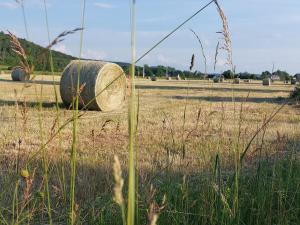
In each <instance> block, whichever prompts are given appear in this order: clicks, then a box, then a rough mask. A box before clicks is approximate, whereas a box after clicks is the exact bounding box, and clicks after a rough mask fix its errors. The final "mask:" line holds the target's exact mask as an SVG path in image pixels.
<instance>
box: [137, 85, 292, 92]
mask: <svg viewBox="0 0 300 225" xmlns="http://www.w3.org/2000/svg"><path fill="white" fill-rule="evenodd" d="M136 88H137V89H141V90H186V89H187V87H186V86H160V85H159V86H153V85H136ZM189 89H190V90H196V91H226V92H229V91H230V92H232V88H230V87H228V88H227V87H220V86H218V87H189ZM234 92H260V93H278V92H286V93H290V91H289V90H271V89H269V88H266V89H253V88H244V87H237V86H235V88H234Z"/></svg>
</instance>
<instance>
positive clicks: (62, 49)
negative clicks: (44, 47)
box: [53, 44, 68, 53]
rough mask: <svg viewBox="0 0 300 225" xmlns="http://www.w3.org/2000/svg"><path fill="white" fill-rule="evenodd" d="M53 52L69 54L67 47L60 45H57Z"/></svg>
mask: <svg viewBox="0 0 300 225" xmlns="http://www.w3.org/2000/svg"><path fill="white" fill-rule="evenodd" d="M53 50H55V51H58V52H62V53H67V52H68V51H67V47H66V46H65V45H63V44H58V45H55V46H54V47H53Z"/></svg>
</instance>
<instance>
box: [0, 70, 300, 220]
mask: <svg viewBox="0 0 300 225" xmlns="http://www.w3.org/2000/svg"><path fill="white" fill-rule="evenodd" d="M59 79H60V77H58V76H57V77H55V80H54V84H55V88H56V90H57V91H58V92H59ZM231 83H232V82H231V81H227V82H225V83H218V84H214V83H212V82H211V81H166V80H158V81H156V82H152V81H150V80H143V79H138V81H137V90H138V95H139V124H138V134H137V138H136V140H137V149H138V151H137V155H136V157H137V167H138V169H137V171H138V177H139V178H138V183H139V184H140V185H141V186H140V194H139V195H140V198H141V199H143V198H145V199H146V198H147V196H146V195H147V190H149V188H150V185H151V184H154V186H156V187H157V188H158V189H160V191H161V192H162V193H166V192H167V191H166V190H165V188H160V187H161V186H160V185H162V183H163V182H164V179H165V178H166V177H169V178H170V179H172V183H173V184H174V185H179V184H182V183H180V182H185V181H182V179H189V180H190V182H191V183H193V180H194V179H199V177H209V176H210V174H211V173H212V168H213V167H214V163H215V158H216V155H219V157H220V159H221V162H222V173H224V174H232V171H233V170H232V168H233V167H234V165H235V160H234V158H235V154H236V152H237V151H238V152H241V153H242V152H243V151H244V149H245V148H246V146H247V144H248V143H249V141H250V140H251V138H252V137H253V135H254V134H255V132H256V131H257V130H258V129H259V128H260V127H261V126H262V124H263V123H264V122H265V121H266V120H267V119H268V118H269V117H270V115H272V113H274V112H275V111H276V110H277V109H278V108H279V107H280V106H281V105H282V104H283V103H284V102H285V99H286V98H287V97H288V96H289V94H290V91H292V90H293V88H294V87H293V86H291V85H284V84H283V83H280V82H278V83H275V84H274V85H272V86H270V87H266V86H263V85H262V83H261V81H253V83H250V84H248V83H243V82H242V83H241V84H235V85H233V84H231ZM0 96H1V97H0V115H1V116H0V124H1V129H0V146H1V148H0V149H1V152H0V154H1V156H2V157H1V158H2V160H3V161H2V163H1V170H2V171H3V172H2V175H3V176H4V177H5V179H4V180H6V181H7V180H8V179H9V175H10V176H11V175H12V174H14V173H15V171H16V168H18V169H20V168H24V167H25V166H28V168H30V171H35V173H36V175H35V176H36V178H35V182H36V185H37V186H38V184H39V183H42V181H43V176H42V174H43V172H42V171H41V167H40V166H39V165H40V160H41V159H42V154H40V153H41V146H42V144H43V143H45V142H47V141H48V140H50V141H49V143H48V144H47V146H46V147H45V150H46V151H45V154H46V155H47V160H48V162H47V163H48V165H49V179H50V184H51V185H50V189H51V190H50V191H51V193H52V194H51V198H52V206H51V207H52V208H53V214H54V218H56V219H57V221H64V219H61V215H62V214H63V212H64V204H65V206H66V207H67V192H68V191H67V187H66V183H68V182H65V180H68V179H69V178H68V175H67V174H68V173H69V172H68V171H69V158H70V148H71V143H72V126H71V124H68V125H67V126H66V127H65V128H64V129H63V130H62V131H61V133H60V135H57V136H54V134H55V133H56V131H57V129H58V126H59V125H62V124H63V123H64V122H65V121H67V120H68V119H70V118H72V115H73V114H72V111H71V110H68V109H66V108H65V107H64V106H63V105H62V103H61V99H59V102H60V104H59V106H60V110H59V112H58V113H59V120H57V119H56V118H57V112H56V108H55V105H56V104H55V95H54V86H53V81H52V77H51V76H42V75H39V76H37V77H36V78H35V82H34V83H30V84H27V85H25V83H22V82H12V81H11V79H10V76H9V75H1V77H0ZM39 101H40V102H41V103H42V107H41V108H40V107H39ZM39 115H40V118H42V119H41V123H39ZM299 122H300V109H299V108H297V107H296V106H294V105H292V104H287V105H286V106H285V107H284V108H283V109H282V110H280V111H279V112H278V114H276V116H275V117H274V119H273V120H272V121H271V122H270V123H268V125H267V126H266V127H265V128H264V129H262V131H261V132H259V133H258V135H257V136H256V137H255V138H254V141H253V142H252V144H251V147H250V148H249V151H247V154H246V157H245V164H244V167H243V168H244V169H245V171H246V173H247V171H248V170H251V168H254V166H256V165H257V163H258V161H259V160H261V159H262V158H264V159H268V160H273V159H274V158H275V157H276V158H277V157H279V158H281V157H282V158H285V157H286V155H288V154H289V151H293V152H299V150H300V145H299V136H300V123H299ZM127 126H128V121H127V105H125V106H124V107H123V109H121V110H119V111H115V112H111V113H101V112H95V111H87V112H85V113H84V115H83V116H82V117H81V118H80V119H79V125H78V134H79V135H78V155H77V160H78V166H77V180H76V203H77V204H78V207H79V209H80V210H79V212H78V217H79V218H80V221H81V222H82V223H83V224H92V223H91V222H88V223H86V222H87V221H90V220H89V218H90V217H91V218H96V217H97V216H98V217H99V215H98V214H97V213H96V212H95V211H94V210H96V209H97V210H100V211H101V209H103V210H104V211H101V213H103V215H102V214H101V213H100V212H99V213H100V214H101V215H102V216H103V217H101V218H102V219H103V221H106V222H107V221H109V218H111V217H112V215H115V213H116V212H115V208H116V206H114V204H113V203H112V202H111V201H112V196H113V179H112V170H111V168H112V165H113V157H114V155H117V156H118V157H119V158H120V161H121V165H122V168H123V170H124V172H125V171H126V165H127V157H128V152H127V151H128V150H127V149H128V146H127V145H128V130H127V129H128V127H127ZM41 128H42V129H41ZM35 153H38V154H35ZM33 155H34V158H32V156H33ZM32 159H33V160H32ZM28 160H30V163H29V164H27V163H28ZM4 171H5V172H4ZM4 174H5V175H4ZM125 174H126V173H125ZM125 176H126V175H125ZM171 177H172V178H171ZM182 177H185V178H182ZM186 177H188V178H186ZM4 180H1V183H2V186H3V187H4V190H6V189H7V190H10V189H11V188H13V187H14V183H13V181H11V182H4ZM87 184H88V185H87ZM196 184H199V185H200V183H197V182H196ZM182 185H183V184H182ZM200 186H201V185H200ZM164 187H165V186H164ZM11 194H13V193H11ZM10 199H11V198H10V197H7V198H4V199H3V198H1V202H2V204H3V205H5V202H6V203H7V204H10V203H8V202H9V200H10ZM107 201H108V202H110V203H109V204H108V203H107ZM191 201H192V200H191ZM141 202H143V201H142V200H141ZM107 204H108V205H107ZM143 204H146V203H141V207H140V210H141V211H140V215H143V214H145V213H146V212H145V209H146V208H147V205H143ZM190 204H191V202H190ZM195 204H196V203H195ZM241 204H242V203H241ZM190 207H191V208H184V207H183V206H182V209H185V210H186V213H185V214H184V215H186V216H187V218H186V220H185V221H190V223H189V224H193V223H194V222H195V223H194V224H197V221H198V222H199V221H202V222H205V221H207V220H206V218H204V217H199V220H198V219H197V220H195V218H194V217H193V219H191V218H189V216H188V215H190V214H189V213H191V210H193V209H192V208H193V206H190ZM199 207H200V206H199ZM107 208H109V209H110V210H107ZM203 208H204V206H203ZM206 208H207V210H209V207H207V206H206ZM175 209H176V210H179V209H178V208H176V204H175V206H174V205H170V206H169V208H168V210H167V211H169V212H170V213H169V214H168V213H167V212H165V213H166V215H167V216H166V217H163V218H165V221H168V222H169V221H173V219H174V221H176V220H177V219H178V218H179V217H180V216H182V215H180V214H178V215H177V214H176V213H175V212H176V210H175ZM97 210H96V211H97ZM105 210H107V211H109V212H108V213H107V211H105ZM43 213H45V211H43V210H42V209H41V210H40V211H39V212H38V213H36V214H37V215H38V216H37V218H38V219H37V220H38V221H41V220H42V218H43V217H42V216H40V215H43ZM93 213H96V214H97V215H94V214H93ZM203 213H205V212H204V211H203ZM206 213H207V212H206ZM116 214H117V215H118V213H116ZM191 215H193V214H191ZM295 215H296V214H295ZM98 217H97V218H98ZM176 218H177V219H176ZM180 218H181V217H180ZM44 219H45V218H44ZM190 219H191V220H190ZM45 220H46V219H45ZM177 221H179V220H177ZM191 221H194V222H191ZM99 224H101V223H99ZM103 224H110V223H103ZM111 224H114V223H113V222H112V223H111ZM174 224H175V223H174ZM178 224H182V223H181V222H178Z"/></svg>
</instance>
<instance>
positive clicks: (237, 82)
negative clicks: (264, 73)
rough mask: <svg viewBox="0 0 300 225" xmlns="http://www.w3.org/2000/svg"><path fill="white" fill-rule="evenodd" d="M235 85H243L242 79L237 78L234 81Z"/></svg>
mask: <svg viewBox="0 0 300 225" xmlns="http://www.w3.org/2000/svg"><path fill="white" fill-rule="evenodd" d="M233 83H234V84H240V83H241V79H240V78H235V79H234V81H233Z"/></svg>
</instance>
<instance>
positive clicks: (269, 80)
mask: <svg viewBox="0 0 300 225" xmlns="http://www.w3.org/2000/svg"><path fill="white" fill-rule="evenodd" d="M263 85H264V86H270V85H271V79H270V78H265V79H263Z"/></svg>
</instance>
